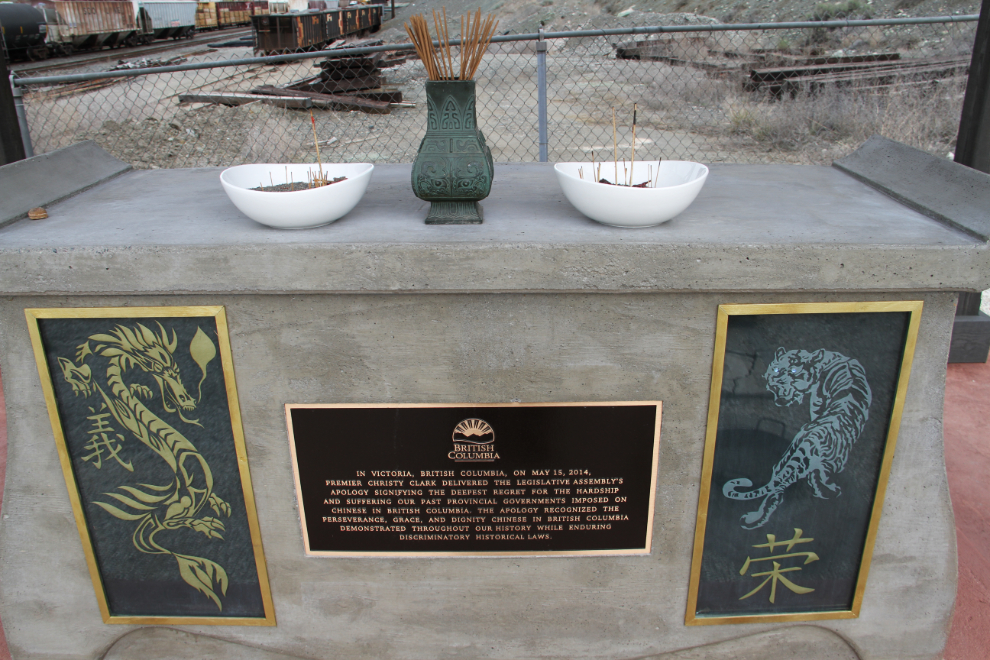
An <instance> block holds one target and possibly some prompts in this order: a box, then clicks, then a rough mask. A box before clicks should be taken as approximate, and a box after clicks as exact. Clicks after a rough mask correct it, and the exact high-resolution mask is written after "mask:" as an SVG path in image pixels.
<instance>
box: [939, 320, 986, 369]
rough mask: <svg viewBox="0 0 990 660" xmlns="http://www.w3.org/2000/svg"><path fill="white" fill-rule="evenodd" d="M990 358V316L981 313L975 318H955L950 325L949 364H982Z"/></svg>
mask: <svg viewBox="0 0 990 660" xmlns="http://www.w3.org/2000/svg"><path fill="white" fill-rule="evenodd" d="M988 356H990V316H987V315H986V314H984V313H983V312H980V313H979V314H977V315H975V316H968V315H967V316H963V315H960V316H956V320H955V322H954V323H953V324H952V344H951V345H950V346H949V364H953V363H960V362H969V363H973V362H975V363H979V364H982V363H984V362H986V361H987V357H988Z"/></svg>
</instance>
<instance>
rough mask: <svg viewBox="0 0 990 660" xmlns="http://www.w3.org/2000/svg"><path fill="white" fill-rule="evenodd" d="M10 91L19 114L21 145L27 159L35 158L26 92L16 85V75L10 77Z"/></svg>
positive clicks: (15, 110) (18, 123) (18, 124)
mask: <svg viewBox="0 0 990 660" xmlns="http://www.w3.org/2000/svg"><path fill="white" fill-rule="evenodd" d="M10 91H11V93H12V94H13V95H14V112H16V113H17V127H18V128H20V129H21V143H22V144H23V145H24V156H25V158H31V157H32V156H34V145H32V144H31V131H30V129H29V128H28V120H27V112H26V111H25V110H24V92H23V90H21V88H20V87H18V86H17V85H15V84H14V75H13V74H11V75H10Z"/></svg>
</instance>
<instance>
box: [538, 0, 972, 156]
mask: <svg viewBox="0 0 990 660" xmlns="http://www.w3.org/2000/svg"><path fill="white" fill-rule="evenodd" d="M987 1H988V2H990V0H987ZM536 87H537V90H536V98H537V105H538V106H539V122H540V162H541V163H545V162H547V144H548V140H547V42H546V41H544V39H543V28H542V27H541V28H540V39H539V41H537V42H536Z"/></svg>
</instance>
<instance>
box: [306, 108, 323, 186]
mask: <svg viewBox="0 0 990 660" xmlns="http://www.w3.org/2000/svg"><path fill="white" fill-rule="evenodd" d="M309 120H310V121H311V122H313V142H314V143H315V144H316V163H317V165H319V167H320V181H321V185H322V181H324V180H325V179H324V177H323V161H322V160H321V159H320V140H319V138H317V137H316V118H315V117H313V111H312V110H310V111H309Z"/></svg>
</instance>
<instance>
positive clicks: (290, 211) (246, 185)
mask: <svg viewBox="0 0 990 660" xmlns="http://www.w3.org/2000/svg"><path fill="white" fill-rule="evenodd" d="M286 168H288V178H290V179H291V180H293V181H297V182H299V181H306V180H307V177H308V173H309V172H310V171H312V172H319V168H318V166H317V165H316V163H302V164H299V163H297V164H293V165H284V164H283V165H276V164H259V165H238V166H237V167H231V168H230V169H227V170H224V171H223V172H221V173H220V183H221V184H223V189H224V190H225V191H226V192H227V196H228V197H230V201H232V202H233V203H234V206H236V207H237V208H238V209H240V211H241V213H243V214H244V215H246V216H247V217H249V218H251V219H252V220H255V221H256V222H260V223H261V224H263V225H268V226H269V227H275V228H277V229H308V228H311V227H320V226H321V225H326V224H329V223H331V222H333V221H334V220H337V219H338V218H341V217H343V216H344V215H346V214H347V213H348V212H350V210H351V209H353V208H354V207H355V206H357V203H358V202H360V201H361V198H362V197H363V196H364V191H365V190H367V189H368V181H370V180H371V172H372V171H373V170H374V169H375V166H374V165H372V164H371V163H328V164H324V165H323V173H324V174H325V175H327V176H328V177H329V178H330V179H334V178H336V177H340V176H346V177H347V180H346V181H341V182H339V183H334V184H331V185H329V186H321V187H320V188H313V189H312V190H296V191H294V192H262V191H260V190H251V188H257V187H258V186H260V185H262V184H264V185H266V186H270V185H271V184H272V181H274V182H275V184H276V185H278V184H280V183H285V181H286V178H287V177H286Z"/></svg>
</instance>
